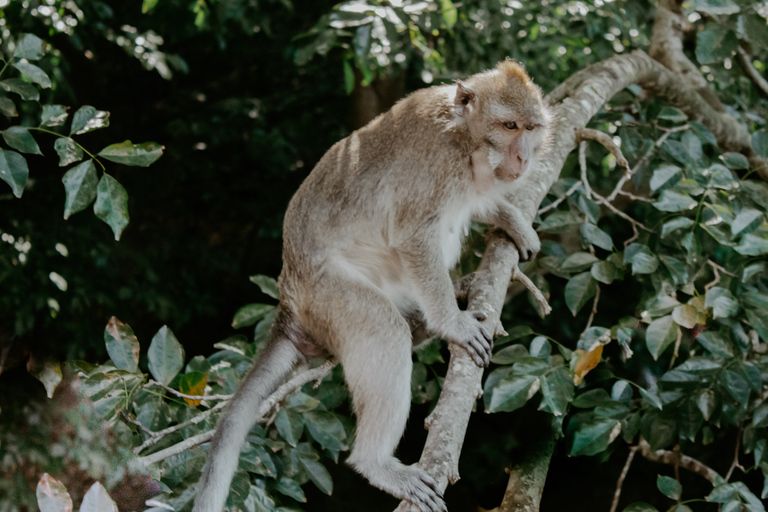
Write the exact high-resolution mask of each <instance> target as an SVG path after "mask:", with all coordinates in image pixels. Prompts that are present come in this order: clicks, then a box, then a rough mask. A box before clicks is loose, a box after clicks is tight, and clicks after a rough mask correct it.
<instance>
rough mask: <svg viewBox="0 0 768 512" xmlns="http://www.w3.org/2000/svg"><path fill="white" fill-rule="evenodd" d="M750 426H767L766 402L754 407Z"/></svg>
mask: <svg viewBox="0 0 768 512" xmlns="http://www.w3.org/2000/svg"><path fill="white" fill-rule="evenodd" d="M752 426H753V427H755V428H763V427H768V403H764V404H763V405H761V406H760V407H758V408H757V409H755V414H754V415H753V416H752Z"/></svg>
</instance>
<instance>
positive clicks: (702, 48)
mask: <svg viewBox="0 0 768 512" xmlns="http://www.w3.org/2000/svg"><path fill="white" fill-rule="evenodd" d="M738 47H739V40H738V39H737V38H736V34H735V33H734V32H733V30H730V29H729V28H727V27H725V26H723V25H718V24H716V23H707V25H706V27H705V29H704V30H702V31H700V32H699V33H698V34H697V36H696V59H697V60H698V61H699V63H700V64H712V63H714V62H720V61H722V60H724V59H727V58H730V57H732V56H733V53H734V52H735V51H736V50H737V48H738Z"/></svg>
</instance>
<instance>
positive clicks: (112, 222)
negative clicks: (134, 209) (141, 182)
mask: <svg viewBox="0 0 768 512" xmlns="http://www.w3.org/2000/svg"><path fill="white" fill-rule="evenodd" d="M93 212H94V213H95V214H96V216H97V217H98V218H100V219H101V220H103V221H104V222H106V223H107V224H108V225H109V227H110V228H112V232H113V233H114V234H115V240H120V234H121V233H122V232H123V229H125V226H127V225H128V193H127V192H126V191H125V188H123V186H122V185H121V184H120V183H118V182H117V180H116V179H115V178H113V177H112V176H110V175H109V174H107V173H104V175H103V176H102V177H101V180H100V181H99V185H98V187H97V189H96V204H94V205H93Z"/></svg>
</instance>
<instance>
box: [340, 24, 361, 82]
mask: <svg viewBox="0 0 768 512" xmlns="http://www.w3.org/2000/svg"><path fill="white" fill-rule="evenodd" d="M361 28H362V27H361ZM343 64H344V91H345V92H346V93H347V96H349V95H350V94H352V91H354V90H355V72H354V70H353V69H352V64H350V63H349V60H347V59H345V60H344V63H343Z"/></svg>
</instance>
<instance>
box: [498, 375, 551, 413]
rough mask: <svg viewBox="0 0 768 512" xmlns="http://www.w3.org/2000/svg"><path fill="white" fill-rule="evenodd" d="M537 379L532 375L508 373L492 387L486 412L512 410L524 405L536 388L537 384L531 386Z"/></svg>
mask: <svg viewBox="0 0 768 512" xmlns="http://www.w3.org/2000/svg"><path fill="white" fill-rule="evenodd" d="M537 381H539V378H538V377H535V376H533V375H510V376H509V377H507V378H506V379H504V380H502V381H501V382H500V383H499V385H498V386H496V387H495V388H494V389H493V395H492V396H491V403H490V405H489V407H488V410H487V412H512V411H514V410H516V409H519V408H520V407H522V406H524V405H525V403H526V402H527V401H528V399H529V398H531V396H533V394H534V393H535V392H536V391H537V390H538V385H537V386H536V388H535V389H534V387H533V386H534V383H535V382H537ZM539 382H540V381H539ZM532 389H533V392H531V390H532Z"/></svg>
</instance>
